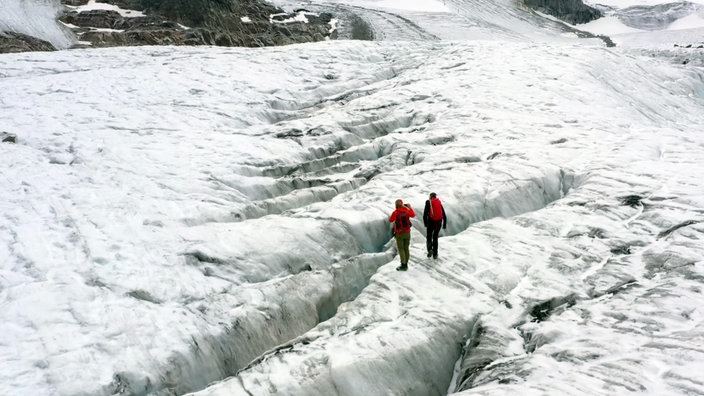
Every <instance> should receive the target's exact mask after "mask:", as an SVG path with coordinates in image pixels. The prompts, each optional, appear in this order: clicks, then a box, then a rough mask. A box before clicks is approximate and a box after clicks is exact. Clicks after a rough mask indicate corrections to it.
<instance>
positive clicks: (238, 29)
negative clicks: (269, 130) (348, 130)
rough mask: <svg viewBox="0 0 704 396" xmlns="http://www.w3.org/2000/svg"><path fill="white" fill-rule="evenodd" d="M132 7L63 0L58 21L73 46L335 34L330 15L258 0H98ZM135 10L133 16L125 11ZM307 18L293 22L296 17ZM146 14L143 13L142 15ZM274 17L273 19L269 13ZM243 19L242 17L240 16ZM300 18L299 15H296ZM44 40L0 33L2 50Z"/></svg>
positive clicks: (221, 42) (266, 40)
mask: <svg viewBox="0 0 704 396" xmlns="http://www.w3.org/2000/svg"><path fill="white" fill-rule="evenodd" d="M97 1H98V2H101V3H107V4H111V5H115V6H117V7H119V8H120V9H122V10H130V11H131V12H130V13H127V12H124V13H123V14H122V15H121V14H120V13H118V12H117V11H112V10H85V11H80V9H77V8H76V7H79V6H82V5H85V4H87V3H88V0H61V3H62V4H63V5H64V6H65V7H66V12H65V13H64V14H63V16H61V17H60V19H59V20H60V21H61V22H63V23H64V24H66V25H67V26H68V27H69V28H70V29H71V30H72V31H73V33H74V34H75V36H76V38H77V39H78V42H79V44H77V45H76V46H75V47H113V46H131V45H218V46H242V47H263V46H274V45H286V44H294V43H304V42H313V41H321V40H325V39H327V38H332V39H334V38H336V37H337V33H336V32H335V31H332V32H331V26H330V21H331V19H332V15H331V14H329V13H321V14H313V13H308V12H305V11H304V10H300V11H298V12H294V13H286V12H285V11H284V10H282V9H279V8H276V7H274V6H272V5H270V4H268V3H266V2H264V1H261V0H97ZM129 14H133V15H134V17H133V16H131V15H129ZM301 14H302V16H305V19H306V20H307V21H308V22H307V23H306V22H301V21H296V22H291V21H290V20H291V19H292V18H293V17H294V16H301ZM145 15H146V16H145ZM272 16H273V17H272ZM244 17H246V19H244V20H243V18H244ZM299 19H300V18H299ZM48 50H55V48H54V47H53V46H52V45H51V44H50V43H47V42H44V41H42V40H39V39H36V38H32V37H29V36H25V35H21V34H17V33H11V32H7V33H2V35H0V53H2V52H22V51H48Z"/></svg>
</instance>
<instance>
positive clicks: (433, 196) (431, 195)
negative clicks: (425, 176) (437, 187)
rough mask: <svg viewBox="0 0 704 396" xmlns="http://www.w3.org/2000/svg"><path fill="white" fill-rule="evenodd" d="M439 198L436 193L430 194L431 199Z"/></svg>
mask: <svg viewBox="0 0 704 396" xmlns="http://www.w3.org/2000/svg"><path fill="white" fill-rule="evenodd" d="M437 196H438V195H437V194H435V193H430V198H435V197H437Z"/></svg>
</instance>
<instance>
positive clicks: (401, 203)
mask: <svg viewBox="0 0 704 396" xmlns="http://www.w3.org/2000/svg"><path fill="white" fill-rule="evenodd" d="M396 207H397V208H401V207H403V200H402V199H397V200H396Z"/></svg>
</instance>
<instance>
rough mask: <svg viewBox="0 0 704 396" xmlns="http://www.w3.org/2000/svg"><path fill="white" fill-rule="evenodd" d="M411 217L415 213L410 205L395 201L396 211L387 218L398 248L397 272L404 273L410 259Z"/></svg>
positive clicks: (398, 200) (414, 215)
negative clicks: (399, 261)
mask: <svg viewBox="0 0 704 396" xmlns="http://www.w3.org/2000/svg"><path fill="white" fill-rule="evenodd" d="M412 217H416V213H415V212H414V211H413V208H411V205H410V204H404V203H403V200H400V199H397V200H396V210H394V212H393V213H391V217H389V222H391V223H394V235H395V237H396V246H397V247H398V255H399V257H400V258H401V266H399V267H397V268H396V270H397V271H406V270H407V269H408V259H409V258H410V257H411V253H410V246H411V218H412Z"/></svg>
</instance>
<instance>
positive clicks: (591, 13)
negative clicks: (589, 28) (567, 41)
mask: <svg viewBox="0 0 704 396" xmlns="http://www.w3.org/2000/svg"><path fill="white" fill-rule="evenodd" d="M524 3H525V5H527V6H528V7H531V8H533V9H534V10H536V11H540V12H542V13H544V14H548V15H552V16H554V17H555V18H558V19H560V20H563V21H565V22H567V23H570V24H573V25H576V24H580V23H587V22H590V21H593V20H595V19H598V18H600V17H601V16H602V12H601V11H599V10H597V9H596V8H593V7H589V6H588V5H586V4H584V3H583V2H582V0H524Z"/></svg>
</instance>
